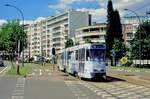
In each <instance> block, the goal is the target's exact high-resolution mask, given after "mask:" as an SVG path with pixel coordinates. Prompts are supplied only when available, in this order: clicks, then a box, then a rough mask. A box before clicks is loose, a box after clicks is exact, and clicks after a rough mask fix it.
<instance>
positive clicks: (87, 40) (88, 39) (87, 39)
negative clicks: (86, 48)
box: [84, 38, 92, 43]
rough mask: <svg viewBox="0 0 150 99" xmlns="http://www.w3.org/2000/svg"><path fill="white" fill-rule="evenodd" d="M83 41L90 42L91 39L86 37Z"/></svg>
mask: <svg viewBox="0 0 150 99" xmlns="http://www.w3.org/2000/svg"><path fill="white" fill-rule="evenodd" d="M84 41H85V43H92V41H91V40H90V38H86V39H85V40H84Z"/></svg>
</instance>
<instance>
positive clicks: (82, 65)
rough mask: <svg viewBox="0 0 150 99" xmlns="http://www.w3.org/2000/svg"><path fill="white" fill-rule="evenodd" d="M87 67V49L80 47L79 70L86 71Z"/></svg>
mask: <svg viewBox="0 0 150 99" xmlns="http://www.w3.org/2000/svg"><path fill="white" fill-rule="evenodd" d="M84 69H85V49H84V48H82V49H79V72H80V73H81V74H82V73H84Z"/></svg>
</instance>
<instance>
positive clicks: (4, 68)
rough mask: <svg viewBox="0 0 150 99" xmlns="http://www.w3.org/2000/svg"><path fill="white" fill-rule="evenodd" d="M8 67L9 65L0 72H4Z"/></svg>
mask: <svg viewBox="0 0 150 99" xmlns="http://www.w3.org/2000/svg"><path fill="white" fill-rule="evenodd" d="M7 68H8V66H7V67H5V68H4V69H3V70H2V71H0V74H1V73H3V72H4V71H5V70H6V69H7Z"/></svg>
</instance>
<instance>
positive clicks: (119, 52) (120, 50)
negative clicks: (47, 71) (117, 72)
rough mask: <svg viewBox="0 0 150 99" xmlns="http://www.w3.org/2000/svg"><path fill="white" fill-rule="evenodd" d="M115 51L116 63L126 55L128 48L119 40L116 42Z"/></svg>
mask: <svg viewBox="0 0 150 99" xmlns="http://www.w3.org/2000/svg"><path fill="white" fill-rule="evenodd" d="M113 49H114V51H115V53H116V57H115V58H116V61H118V60H119V59H121V58H122V57H123V56H125V54H126V47H125V44H123V43H122V42H121V41H120V40H119V39H115V40H114V44H113Z"/></svg>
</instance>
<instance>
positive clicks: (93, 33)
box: [75, 24, 106, 44]
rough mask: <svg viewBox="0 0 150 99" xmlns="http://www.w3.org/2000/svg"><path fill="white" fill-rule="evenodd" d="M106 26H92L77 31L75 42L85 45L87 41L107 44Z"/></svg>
mask: <svg viewBox="0 0 150 99" xmlns="http://www.w3.org/2000/svg"><path fill="white" fill-rule="evenodd" d="M105 35H106V24H99V25H91V26H87V27H82V28H78V29H76V35H75V42H78V43H80V44H83V43H85V42H86V40H87V39H88V40H90V41H91V42H93V43H105Z"/></svg>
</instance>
